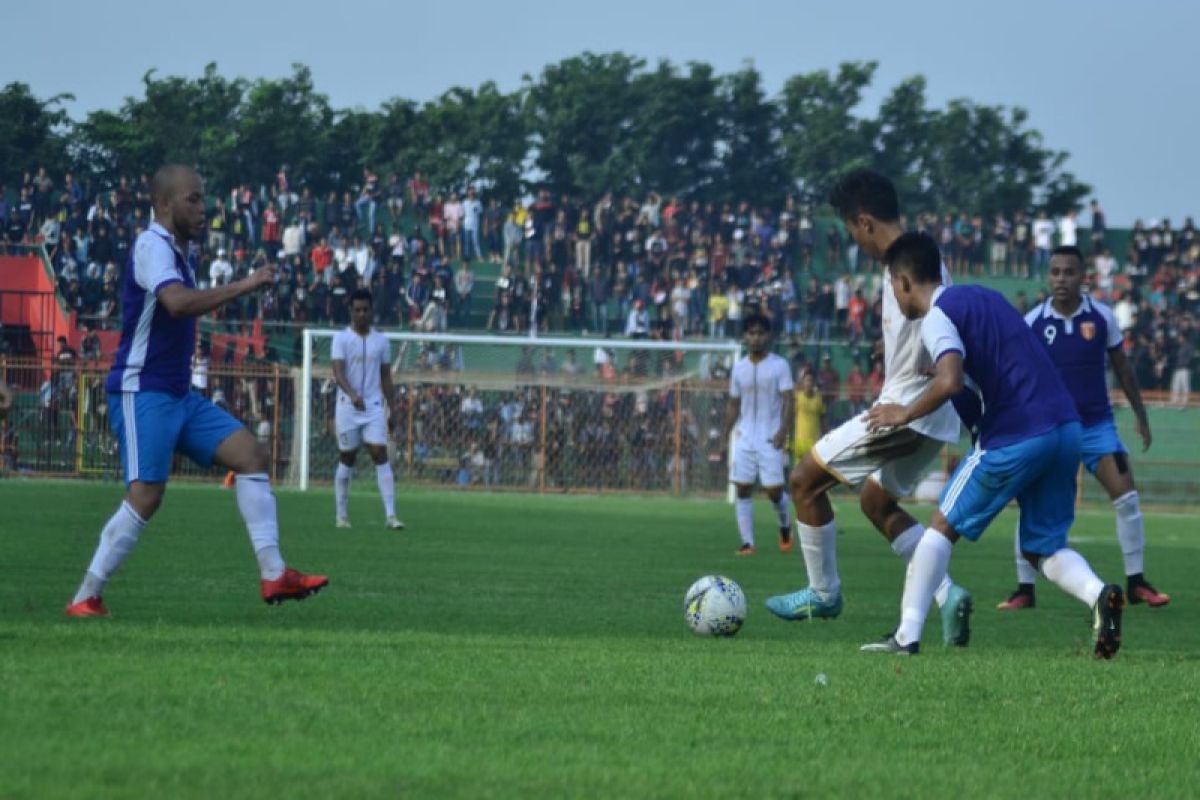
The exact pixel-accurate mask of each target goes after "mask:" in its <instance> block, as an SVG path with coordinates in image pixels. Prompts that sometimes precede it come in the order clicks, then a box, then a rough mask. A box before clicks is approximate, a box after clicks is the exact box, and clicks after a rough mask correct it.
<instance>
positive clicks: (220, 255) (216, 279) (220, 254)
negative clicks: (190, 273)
mask: <svg viewBox="0 0 1200 800" xmlns="http://www.w3.org/2000/svg"><path fill="white" fill-rule="evenodd" d="M232 278H233V265H232V264H230V263H229V261H228V260H226V258H225V251H224V250H218V251H217V257H216V258H214V259H213V262H212V264H210V265H209V267H208V282H209V285H210V286H224V285H225V284H227V283H229V281H230V280H232Z"/></svg>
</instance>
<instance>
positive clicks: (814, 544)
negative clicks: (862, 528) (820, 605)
mask: <svg viewBox="0 0 1200 800" xmlns="http://www.w3.org/2000/svg"><path fill="white" fill-rule="evenodd" d="M796 530H797V532H798V533H799V535H800V552H801V553H803V554H804V567H805V569H806V570H808V584H809V586H811V587H812V588H813V590H814V591H815V592H816V593H817V595H818V596H819V597H820V598H821V599H822V600H826V601H828V600H832V599H833V598H835V597H837V595H838V592H840V591H841V589H842V581H841V578H840V576H839V575H838V568H837V520H833V519H831V520H829V522H827V523H825V524H824V525H821V526H817V527H814V526H812V525H805V524H804V523H803V522H800V521H799V520H797V521H796Z"/></svg>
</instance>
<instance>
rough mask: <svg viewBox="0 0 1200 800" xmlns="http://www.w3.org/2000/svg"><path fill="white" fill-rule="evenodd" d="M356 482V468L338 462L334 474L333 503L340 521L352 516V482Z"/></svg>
mask: <svg viewBox="0 0 1200 800" xmlns="http://www.w3.org/2000/svg"><path fill="white" fill-rule="evenodd" d="M352 480H354V467H348V466H346V465H345V464H343V463H342V462H341V461H339V462H338V465H337V472H335V473H333V501H334V507H335V508H336V509H337V518H338V519H347V518H348V517H349V514H350V511H349V509H350V481H352Z"/></svg>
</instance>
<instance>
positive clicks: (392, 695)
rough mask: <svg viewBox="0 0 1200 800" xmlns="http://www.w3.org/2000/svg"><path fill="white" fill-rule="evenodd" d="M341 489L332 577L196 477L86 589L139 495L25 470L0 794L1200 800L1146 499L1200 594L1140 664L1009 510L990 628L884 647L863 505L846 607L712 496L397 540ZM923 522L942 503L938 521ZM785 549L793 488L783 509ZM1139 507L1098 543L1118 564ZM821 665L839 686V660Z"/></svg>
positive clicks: (879, 545) (489, 507)
mask: <svg viewBox="0 0 1200 800" xmlns="http://www.w3.org/2000/svg"><path fill="white" fill-rule="evenodd" d="M359 483H360V487H361V489H362V491H360V492H358V493H356V494H355V496H354V497H353V499H352V506H351V516H352V519H353V520H354V525H355V527H354V528H353V529H352V530H349V531H338V530H334V528H333V526H332V521H333V511H332V497H331V496H330V494H329V492H328V491H317V492H313V493H310V494H307V495H301V494H298V493H293V492H287V491H282V492H280V494H279V507H280V515H281V520H282V524H283V529H284V537H283V544H284V553H285V555H286V556H288V558H289V559H290V560H291V562H292V563H293V564H294V565H295V566H297V567H300V568H301V569H305V570H310V571H318V570H319V571H324V572H327V573H328V574H329V576H330V579H331V586H330V587H329V589H328V590H327V591H326V592H324V593H322V594H321V595H319V596H318V597H315V598H311V599H309V600H306V601H305V602H303V603H291V604H287V605H284V606H280V607H267V606H265V605H264V604H263V603H262V602H261V601H260V600H259V599H258V596H257V591H258V585H257V578H258V575H257V570H256V568H255V564H254V560H253V558H252V556H251V553H250V548H249V544H248V541H247V537H246V535H245V533H244V532H243V530H242V528H241V524H240V521H239V518H238V516H237V511H236V506H235V503H234V501H233V498H232V497H231V496H230V494H229V493H228V492H224V491H223V490H220V489H217V488H212V487H207V486H197V485H180V486H174V487H172V489H171V490H170V492H169V493H168V497H167V502H166V503H165V505H164V507H163V510H162V511H161V512H160V514H159V516H158V517H157V518H156V519H155V520H154V522H153V524H152V526H151V527H150V528H149V529H148V530H147V532H146V533H145V534H144V535H143V538H142V542H141V545H140V546H139V549H138V550H137V552H136V553H135V554H134V555H133V557H132V558H131V559H130V561H129V563H128V564H127V565H126V567H125V569H124V571H123V572H122V573H121V574H120V575H118V576H117V578H116V579H115V580H114V582H113V583H112V584H111V585H110V587H109V591H108V592H107V594H106V602H107V604H108V605H109V608H110V609H111V610H112V612H113V618H112V619H109V620H67V619H66V618H64V617H63V616H62V609H63V606H64V604H65V603H66V601H67V600H68V598H69V596H70V595H71V594H72V592H73V591H74V589H75V586H76V584H77V582H78V580H79V578H80V576H81V574H82V571H83V569H84V567H85V566H86V564H87V561H88V559H89V558H90V556H91V552H92V549H93V546H94V543H95V538H96V533H97V530H98V528H99V526H100V525H101V524H102V523H103V521H104V519H105V518H106V517H107V515H108V514H109V513H110V511H111V509H112V508H113V507H114V504H115V503H116V502H117V499H118V496H119V489H118V488H117V487H116V486H115V485H113V484H89V483H66V482H62V483H54V482H25V481H5V482H0V509H3V511H2V512H0V564H2V565H3V570H4V581H3V582H2V584H0V797H3V798H60V797H63V798H73V797H77V798H123V797H138V798H141V797H170V798H212V797H221V798H227V799H232V798H242V797H285V796H303V797H347V798H364V797H385V798H390V797H435V798H442V797H466V798H483V797H497V798H509V797H586V798H595V797H613V798H633V797H702V796H729V797H748V798H768V797H914V798H931V797H956V798H964V797H989V798H990V797H996V798H1005V797H1012V798H1018V797H1019V798H1030V797H1055V798H1062V797H1071V798H1076V797H1102V796H1105V797H1118V796H1146V797H1155V798H1169V797H1181V798H1182V797H1194V796H1196V795H1197V793H1198V792H1200V766H1198V765H1197V761H1198V759H1197V754H1198V753H1200V632H1198V626H1197V622H1198V621H1200V613H1198V611H1197V609H1198V608H1200V589H1197V587H1196V582H1195V575H1196V572H1197V567H1198V566H1200V558H1198V555H1200V550H1198V548H1200V541H1198V540H1197V538H1196V531H1195V516H1191V517H1188V516H1184V515H1166V514H1162V515H1148V528H1149V539H1150V546H1149V552H1148V557H1147V562H1148V575H1149V576H1150V577H1151V578H1152V579H1154V580H1155V582H1156V583H1157V584H1158V585H1159V588H1160V589H1163V590H1165V591H1168V592H1169V593H1171V594H1172V595H1173V598H1174V599H1173V602H1172V604H1171V605H1170V606H1169V607H1167V608H1165V609H1160V610H1154V611H1151V610H1149V609H1147V608H1146V607H1145V606H1138V607H1134V608H1131V609H1129V611H1128V612H1127V615H1126V620H1127V621H1126V636H1125V647H1124V649H1123V650H1122V651H1121V653H1120V655H1119V656H1118V657H1117V659H1116V660H1115V661H1113V662H1098V661H1096V660H1094V659H1093V658H1092V656H1091V653H1090V637H1089V627H1088V618H1087V613H1086V610H1085V609H1084V608H1083V607H1082V606H1081V605H1080V604H1079V603H1078V602H1077V601H1075V600H1072V599H1070V598H1067V597H1066V596H1064V595H1061V594H1060V593H1058V592H1057V590H1056V589H1054V588H1053V587H1051V586H1049V585H1042V586H1040V593H1039V598H1038V600H1039V603H1038V608H1037V609H1036V610H1034V611H1029V612H1020V613H1009V614H1005V613H1001V612H998V611H995V610H993V608H992V606H994V604H995V602H996V601H998V600H1000V599H1002V598H1003V597H1004V596H1005V595H1006V594H1007V592H1008V590H1009V589H1010V588H1011V584H1012V583H1013V580H1014V579H1013V567H1012V563H1011V561H1012V557H1011V548H1012V544H1011V538H1010V532H1011V530H1012V521H1013V520H1012V518H1011V516H1006V517H1003V518H1002V519H1001V520H1000V521H999V522H998V523H997V525H996V526H994V528H993V530H992V531H991V532H990V533H989V535H988V536H986V537H985V538H984V541H983V542H981V543H980V544H977V545H971V544H969V543H966V542H963V543H961V544H960V545H959V546H958V548H957V550H956V553H955V558H954V560H953V562H952V565H951V570H952V573H953V574H954V576H955V577H956V578H957V579H958V580H959V581H960V582H961V583H963V584H965V585H966V586H968V587H969V588H971V589H972V590H973V592H974V593H975V595H976V598H977V600H978V605H979V610H978V612H977V615H976V619H975V625H974V630H975V636H974V640H973V641H972V644H971V647H970V648H969V649H967V650H956V651H953V652H948V651H946V650H944V649H943V648H942V647H941V646H940V642H941V634H940V626H939V624H938V622H937V615H936V612H935V613H934V614H933V615H931V618H930V626H929V628H928V629H927V634H926V641H925V650H924V652H923V653H922V655H921V656H920V657H918V658H913V659H906V658H900V657H896V656H877V655H876V656H873V655H865V654H860V653H859V652H857V650H858V646H859V645H860V644H862V643H863V642H866V641H868V640H872V639H875V638H877V637H878V636H879V635H881V634H883V633H884V632H885V631H887V630H890V629H891V628H892V627H893V626H894V624H895V621H896V619H897V615H898V603H899V591H900V586H901V582H902V574H901V569H900V566H899V562H898V560H897V559H896V557H895V556H894V555H893V554H892V553H891V551H890V549H888V548H887V547H886V546H885V545H884V543H883V541H882V539H880V538H879V537H878V535H877V534H875V533H874V532H873V531H869V530H868V526H867V524H866V523H865V521H864V520H863V518H862V517H861V516H860V515H859V513H858V511H857V509H856V508H853V507H851V506H849V505H848V504H847V503H846V502H843V503H842V506H841V513H842V516H841V519H842V522H843V526H842V527H843V534H844V535H843V537H842V539H841V544H840V551H839V552H840V561H841V568H842V573H843V578H844V583H845V592H846V598H847V601H846V609H845V612H844V613H843V615H842V617H841V618H840V619H838V620H836V621H832V622H814V623H784V622H782V621H779V620H776V619H775V618H773V617H772V616H771V615H770V614H769V613H768V612H767V611H766V610H765V609H764V608H763V607H762V603H763V600H764V599H765V598H766V597H767V596H768V595H770V594H774V593H776V592H779V591H783V590H790V589H793V588H795V587H797V586H798V585H799V584H800V583H801V582H802V580H803V578H802V576H803V565H802V559H801V557H800V555H799V553H798V552H795V553H791V554H787V555H784V554H781V553H779V552H777V551H776V550H775V549H774V547H773V546H763V547H761V548H760V551H759V554H758V555H757V556H755V557H754V558H751V559H738V558H735V557H734V555H733V551H734V549H735V546H736V534H735V532H734V524H733V512H732V509H731V507H730V506H727V505H725V504H724V503H721V502H718V501H714V500H668V499H640V498H631V497H567V496H545V497H540V496H524V495H521V496H518V495H488V494H458V493H453V492H431V493H424V492H422V493H417V492H402V493H401V494H400V496H399V503H400V511H401V513H400V516H401V517H402V518H403V519H405V520H406V521H407V522H408V524H409V529H408V530H407V531H405V532H402V533H399V534H395V533H389V532H386V531H384V530H383V529H382V526H381V523H382V511H381V509H380V508H379V505H378V499H377V496H376V495H375V493H374V491H373V486H372V487H370V488H371V491H369V492H368V491H367V487H366V486H365V484H366V483H367V481H360V482H359ZM919 514H920V516H921V517H924V518H927V517H928V514H929V509H928V508H921V509H920V510H919ZM758 523H759V535H760V544H763V543H765V544H766V545H771V539H772V537H773V533H772V531H773V527H772V523H771V517H770V514H769V507H768V506H767V505H766V504H765V503H761V504H760V505H759V508H758ZM1112 529H1113V524H1112V519H1111V516H1110V513H1109V512H1107V511H1104V510H1097V511H1095V512H1085V513H1083V514H1081V516H1080V519H1079V520H1078V522H1077V525H1076V529H1075V533H1076V535H1077V536H1078V538H1079V542H1078V546H1079V548H1080V549H1081V550H1082V551H1083V552H1084V553H1085V554H1087V555H1088V556H1089V558H1090V559H1091V560H1092V563H1093V564H1094V565H1095V566H1096V567H1097V569H1098V571H1100V572H1101V574H1102V575H1106V576H1110V577H1112V578H1117V577H1118V576H1119V575H1120V573H1121V562H1120V552H1119V550H1118V548H1117V545H1116V542H1115V536H1114V535H1113V533H1112ZM713 572H719V573H724V574H727V575H729V576H731V577H733V578H734V579H736V580H737V581H738V582H739V583H741V585H742V587H743V588H744V589H745V590H746V593H747V595H748V596H749V600H750V615H749V618H748V621H747V623H746V626H745V628H744V629H743V631H742V632H741V633H740V634H739V635H738V636H737V637H734V638H732V639H724V640H714V639H701V638H698V637H695V636H693V635H692V634H691V633H690V632H689V631H688V630H687V628H686V627H685V625H684V622H683V614H682V597H683V592H684V590H685V589H686V588H687V586H688V585H689V584H690V583H691V582H692V580H694V579H695V578H697V577H699V576H700V575H702V574H705V573H713ZM818 676H825V677H824V679H823V680H821V679H818Z"/></svg>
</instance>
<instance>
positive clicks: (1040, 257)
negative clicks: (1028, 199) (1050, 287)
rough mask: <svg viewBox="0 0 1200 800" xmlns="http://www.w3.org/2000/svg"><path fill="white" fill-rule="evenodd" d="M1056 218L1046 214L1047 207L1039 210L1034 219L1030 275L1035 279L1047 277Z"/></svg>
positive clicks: (1040, 279)
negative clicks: (1050, 217) (1053, 218)
mask: <svg viewBox="0 0 1200 800" xmlns="http://www.w3.org/2000/svg"><path fill="white" fill-rule="evenodd" d="M1054 230H1055V225H1054V220H1052V219H1049V218H1048V217H1047V216H1046V209H1044V208H1043V209H1042V210H1040V211H1038V215H1037V219H1035V220H1034V221H1033V248H1034V253H1033V269H1032V270H1031V272H1030V275H1029V277H1030V278H1032V279H1033V280H1035V281H1043V280H1045V279H1046V267H1047V265H1048V264H1049V263H1050V249H1051V248H1052V247H1053V246H1054Z"/></svg>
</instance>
